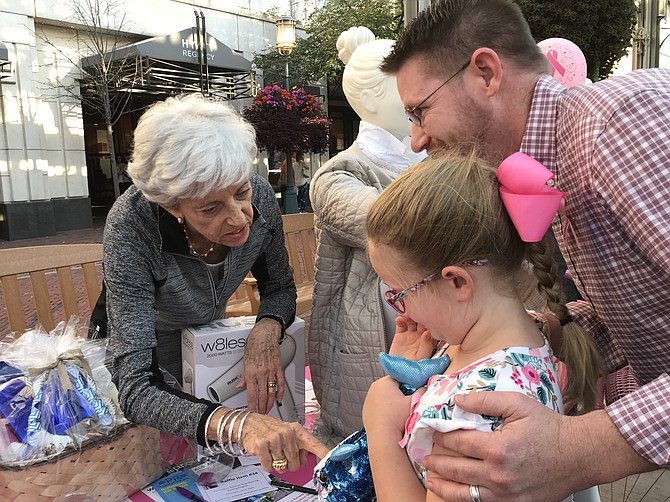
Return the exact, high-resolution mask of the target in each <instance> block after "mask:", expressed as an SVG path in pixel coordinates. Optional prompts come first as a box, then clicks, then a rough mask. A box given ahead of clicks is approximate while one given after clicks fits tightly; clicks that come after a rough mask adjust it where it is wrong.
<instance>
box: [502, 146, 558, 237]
mask: <svg viewBox="0 0 670 502" xmlns="http://www.w3.org/2000/svg"><path fill="white" fill-rule="evenodd" d="M497 176H498V180H499V181H500V184H501V187H500V196H501V197H502V200H503V204H504V205H505V209H506V210H507V213H508V214H509V216H510V218H511V219H512V223H514V226H515V228H516V230H517V232H519V236H520V237H521V240H522V241H524V242H539V241H541V240H542V238H543V237H544V234H546V233H547V230H548V229H549V226H550V225H551V221H552V220H553V219H554V215H555V214H556V211H558V208H559V206H560V204H561V200H563V197H565V195H566V193H565V192H561V191H560V190H557V189H556V188H554V187H550V186H547V184H546V183H547V181H549V180H550V179H552V178H553V177H554V175H553V174H552V172H551V171H549V169H547V168H546V167H544V166H543V165H542V164H540V163H539V162H538V161H537V160H535V159H533V158H531V157H529V156H528V155H526V154H525V153H522V152H516V153H514V154H512V155H510V156H509V157H507V158H506V159H505V160H503V161H502V163H501V164H500V166H498V171H497Z"/></svg>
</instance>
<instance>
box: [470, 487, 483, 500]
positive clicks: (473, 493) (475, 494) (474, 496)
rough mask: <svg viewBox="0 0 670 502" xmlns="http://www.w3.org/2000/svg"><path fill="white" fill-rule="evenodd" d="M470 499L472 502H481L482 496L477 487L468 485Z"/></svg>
mask: <svg viewBox="0 0 670 502" xmlns="http://www.w3.org/2000/svg"><path fill="white" fill-rule="evenodd" d="M470 499H471V500H472V502H482V496H481V494H480V493H479V487H478V486H477V485H470Z"/></svg>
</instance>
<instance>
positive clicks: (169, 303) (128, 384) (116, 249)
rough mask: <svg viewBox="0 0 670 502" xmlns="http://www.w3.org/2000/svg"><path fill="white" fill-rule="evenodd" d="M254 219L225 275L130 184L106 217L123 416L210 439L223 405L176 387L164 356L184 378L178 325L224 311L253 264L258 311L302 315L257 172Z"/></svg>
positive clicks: (272, 207) (273, 203) (271, 201)
mask: <svg viewBox="0 0 670 502" xmlns="http://www.w3.org/2000/svg"><path fill="white" fill-rule="evenodd" d="M251 183H252V204H253V211H254V216H253V222H252V225H251V229H250V232H249V239H248V240H247V242H246V243H245V244H244V245H242V246H240V247H237V248H231V249H230V251H229V252H228V255H227V256H226V258H225V261H224V262H223V266H222V269H221V270H222V273H221V274H220V277H221V279H220V282H218V285H217V284H216V283H215V281H214V278H213V277H212V274H211V272H210V271H209V269H208V267H207V265H206V264H205V263H204V262H203V261H202V260H201V259H200V258H198V257H194V256H192V255H191V254H189V247H188V243H187V241H186V238H185V235H184V232H183V229H182V226H181V225H180V224H179V223H178V222H177V220H176V218H175V217H174V216H172V215H171V214H170V213H168V212H167V211H165V210H164V209H162V208H161V207H160V206H158V205H157V204H155V203H151V202H149V201H148V200H147V199H146V198H145V197H144V196H143V195H142V194H141V193H140V192H139V191H138V190H137V189H136V188H135V187H130V188H129V189H128V190H127V191H126V192H125V193H124V194H123V195H122V196H121V197H119V199H118V200H117V201H116V203H115V204H114V206H113V207H112V209H111V211H110V212H109V215H108V216H107V222H106V226H105V231H104V236H103V244H104V260H103V267H104V282H105V287H106V290H107V294H106V302H107V308H106V310H107V318H108V333H109V336H110V344H111V348H112V352H113V368H112V374H113V378H114V383H116V385H117V387H118V389H119V401H120V404H121V408H122V409H123V411H124V413H125V414H126V417H127V418H128V419H129V420H131V421H133V422H137V423H143V424H148V425H150V426H152V427H155V428H157V429H160V430H163V431H167V432H171V433H173V434H176V435H179V436H184V437H188V438H194V439H197V441H198V442H199V443H200V444H204V433H205V430H204V426H205V422H206V419H207V417H208V416H209V415H210V414H211V413H212V411H213V410H214V409H215V408H216V406H217V404H215V403H211V402H209V401H207V400H205V399H197V398H195V397H193V396H190V395H188V394H185V393H183V392H179V391H176V390H174V389H173V388H171V387H169V386H168V385H166V383H165V381H164V380H163V377H162V374H161V371H160V369H159V365H160V366H161V367H163V368H165V369H166V370H167V371H168V372H170V373H172V374H173V375H174V376H175V377H177V378H178V379H181V374H180V373H181V329H182V328H184V327H187V326H193V325H199V324H205V323H208V322H210V321H212V320H214V319H220V318H222V317H225V311H226V302H227V301H228V299H229V298H230V297H231V295H232V294H233V293H234V292H235V290H236V289H237V287H238V286H239V285H240V283H241V282H242V280H243V279H244V277H245V276H246V275H247V273H248V272H249V271H251V272H252V274H253V275H254V277H255V278H256V279H257V280H258V286H259V292H260V297H261V302H260V311H259V314H258V319H260V318H263V317H272V318H274V319H276V320H278V321H280V322H282V323H283V325H284V326H289V325H290V324H291V322H293V318H294V315H295V299H296V290H295V284H294V282H293V271H292V269H291V267H290V265H289V262H288V254H287V252H286V248H285V246H284V232H283V229H282V219H281V214H280V212H279V206H278V204H277V200H276V198H275V194H274V191H273V190H272V187H271V186H270V185H269V184H268V182H267V181H265V180H264V179H262V178H261V177H259V176H258V175H255V174H254V175H252V177H251Z"/></svg>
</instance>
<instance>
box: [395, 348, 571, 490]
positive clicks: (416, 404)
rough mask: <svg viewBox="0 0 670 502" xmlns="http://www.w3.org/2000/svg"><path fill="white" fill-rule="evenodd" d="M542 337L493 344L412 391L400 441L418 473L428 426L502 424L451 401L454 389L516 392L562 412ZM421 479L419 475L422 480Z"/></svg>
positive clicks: (427, 447) (428, 441) (429, 440)
mask: <svg viewBox="0 0 670 502" xmlns="http://www.w3.org/2000/svg"><path fill="white" fill-rule="evenodd" d="M553 361H554V357H553V355H552V353H551V349H550V348H549V345H548V342H547V341H546V339H545V343H544V345H543V346H542V347H539V348H528V347H510V348H506V349H502V350H498V351H496V352H494V353H492V354H489V355H488V356H486V357H484V358H482V359H479V360H478V361H475V362H474V363H472V364H470V365H469V366H466V367H465V368H462V369H461V370H459V371H457V372H455V373H451V374H448V375H443V374H442V375H433V376H432V377H431V378H430V379H429V380H428V383H427V385H426V392H425V393H423V394H420V393H419V392H417V393H415V394H414V397H413V399H412V404H411V408H410V416H409V418H408V419H407V422H406V423H405V435H404V437H403V439H402V441H400V443H399V444H400V446H402V447H404V448H405V449H406V450H407V455H408V456H409V458H410V460H411V461H412V463H413V464H414V468H415V470H416V471H417V474H419V476H420V477H421V478H422V479H423V478H424V474H425V473H424V469H423V468H422V467H421V466H420V465H419V464H421V462H422V461H423V458H424V457H425V456H426V455H428V454H430V453H431V451H432V448H433V432H434V431H439V432H449V431H453V430H456V429H475V430H479V431H495V430H497V429H498V428H499V427H500V426H501V425H502V419H501V417H492V416H487V415H477V414H474V413H469V412H467V411H464V410H462V409H460V408H459V407H458V406H456V405H455V403H454V396H455V395H457V394H469V393H470V392H479V391H494V390H498V391H513V392H520V393H522V394H525V395H527V396H530V397H532V398H534V399H537V400H538V401H539V402H541V403H542V404H544V405H545V406H547V407H548V408H551V409H552V410H554V411H556V412H558V413H563V399H562V396H561V390H560V387H559V383H558V371H557V369H556V366H555V365H554V362H553ZM424 481H425V480H424Z"/></svg>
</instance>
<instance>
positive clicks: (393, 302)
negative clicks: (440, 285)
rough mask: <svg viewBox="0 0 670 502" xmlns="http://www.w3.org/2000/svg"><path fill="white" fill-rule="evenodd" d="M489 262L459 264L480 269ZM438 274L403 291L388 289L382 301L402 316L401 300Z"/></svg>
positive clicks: (485, 260)
mask: <svg viewBox="0 0 670 502" xmlns="http://www.w3.org/2000/svg"><path fill="white" fill-rule="evenodd" d="M488 262H489V261H488V260H487V259H486V258H481V259H478V260H468V261H464V262H463V263H461V265H462V266H468V265H469V266H472V267H482V266H484V265H486V264H487V263H488ZM439 275H440V274H439V272H435V273H433V274H430V275H429V276H428V277H426V278H424V279H421V280H420V281H419V282H417V283H416V284H413V285H412V286H410V287H409V288H407V289H403V290H402V291H396V290H395V289H389V290H387V291H386V293H384V299H385V300H386V303H388V304H389V305H390V306H391V307H393V309H394V310H395V311H396V312H398V314H404V313H405V301H404V300H403V298H405V297H406V296H407V295H408V294H410V293H413V292H414V291H416V290H417V289H420V288H421V287H422V286H424V285H426V284H428V283H429V282H430V281H432V280H433V279H435V278H436V277H438V276H439Z"/></svg>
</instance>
